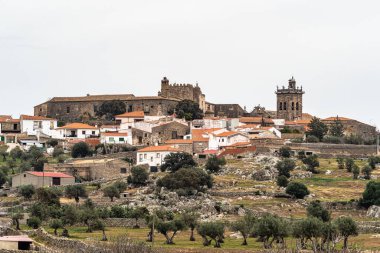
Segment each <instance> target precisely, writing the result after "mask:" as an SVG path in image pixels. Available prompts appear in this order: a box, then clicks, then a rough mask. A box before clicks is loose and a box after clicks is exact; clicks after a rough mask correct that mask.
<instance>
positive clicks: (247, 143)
mask: <svg viewBox="0 0 380 253" xmlns="http://www.w3.org/2000/svg"><path fill="white" fill-rule="evenodd" d="M250 145H251V143H250V142H237V143H235V144H231V145H229V146H228V147H242V146H250Z"/></svg>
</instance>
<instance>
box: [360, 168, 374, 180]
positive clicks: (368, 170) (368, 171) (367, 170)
mask: <svg viewBox="0 0 380 253" xmlns="http://www.w3.org/2000/svg"><path fill="white" fill-rule="evenodd" d="M362 172H363V175H364V179H366V180H370V179H371V174H372V169H371V167H370V166H369V165H366V166H364V168H363V169H362Z"/></svg>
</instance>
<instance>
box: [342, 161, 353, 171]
mask: <svg viewBox="0 0 380 253" xmlns="http://www.w3.org/2000/svg"><path fill="white" fill-rule="evenodd" d="M354 164H355V161H354V159H352V158H347V159H346V160H345V161H344V165H345V167H346V170H347V172H352V169H353V167H354Z"/></svg>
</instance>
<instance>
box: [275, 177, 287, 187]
mask: <svg viewBox="0 0 380 253" xmlns="http://www.w3.org/2000/svg"><path fill="white" fill-rule="evenodd" d="M288 184H289V180H288V178H287V177H286V176H284V175H281V176H279V177H277V185H278V186H279V187H286V186H288Z"/></svg>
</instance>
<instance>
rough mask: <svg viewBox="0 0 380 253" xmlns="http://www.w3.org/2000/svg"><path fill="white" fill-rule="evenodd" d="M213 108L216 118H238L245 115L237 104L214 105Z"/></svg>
mask: <svg viewBox="0 0 380 253" xmlns="http://www.w3.org/2000/svg"><path fill="white" fill-rule="evenodd" d="M214 108H215V116H216V117H227V118H239V117H242V116H244V115H245V114H246V111H245V110H244V109H243V108H241V106H240V105H238V104H215V105H214Z"/></svg>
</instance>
